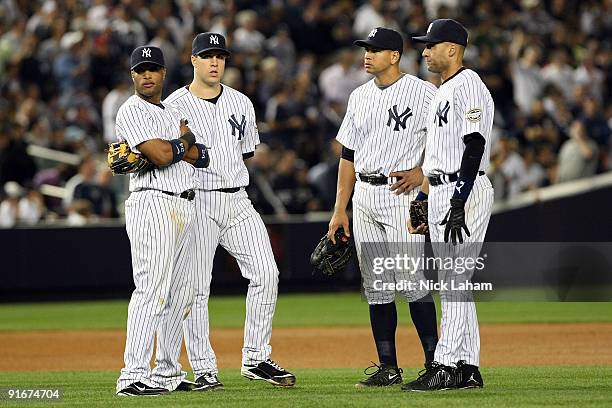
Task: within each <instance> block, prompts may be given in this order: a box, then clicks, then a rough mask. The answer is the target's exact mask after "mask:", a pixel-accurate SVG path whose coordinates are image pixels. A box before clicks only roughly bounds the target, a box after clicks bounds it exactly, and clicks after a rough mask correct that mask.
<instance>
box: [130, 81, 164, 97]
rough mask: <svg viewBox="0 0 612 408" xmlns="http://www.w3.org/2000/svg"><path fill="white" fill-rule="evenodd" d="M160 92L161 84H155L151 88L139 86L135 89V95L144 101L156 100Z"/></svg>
mask: <svg viewBox="0 0 612 408" xmlns="http://www.w3.org/2000/svg"><path fill="white" fill-rule="evenodd" d="M161 92H162V84H161V83H160V84H157V83H156V84H155V86H153V87H151V88H145V87H144V86H139V87H137V88H136V93H137V94H138V95H140V96H141V97H142V98H144V99H147V100H148V99H156V97H157V96H160V97H161Z"/></svg>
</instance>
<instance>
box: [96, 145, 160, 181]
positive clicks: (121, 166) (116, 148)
mask: <svg viewBox="0 0 612 408" xmlns="http://www.w3.org/2000/svg"><path fill="white" fill-rule="evenodd" d="M106 154H107V156H106V159H107V162H108V167H109V168H110V169H111V170H112V172H113V174H129V173H139V172H142V171H148V170H151V169H153V168H155V165H154V164H153V163H151V162H150V161H149V159H147V158H146V157H145V156H144V155H142V154H138V153H134V152H133V151H132V150H131V149H130V146H129V145H128V144H127V143H126V142H115V143H110V144H109V145H108V146H107V147H106Z"/></svg>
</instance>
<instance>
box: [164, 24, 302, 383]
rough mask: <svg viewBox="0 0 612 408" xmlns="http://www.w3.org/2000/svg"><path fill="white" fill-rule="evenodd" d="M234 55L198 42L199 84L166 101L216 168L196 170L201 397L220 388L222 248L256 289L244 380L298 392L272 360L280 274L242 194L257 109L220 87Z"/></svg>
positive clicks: (189, 339)
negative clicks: (212, 300) (214, 291)
mask: <svg viewBox="0 0 612 408" xmlns="http://www.w3.org/2000/svg"><path fill="white" fill-rule="evenodd" d="M229 55H230V52H229V51H228V49H227V48H226V46H225V37H223V36H222V35H221V34H217V33H209V32H207V33H200V34H198V35H197V36H196V37H195V38H194V40H193V44H192V56H191V63H192V65H193V73H194V75H193V81H192V82H191V84H189V85H188V86H185V87H183V88H180V89H178V90H176V91H175V92H173V93H172V94H171V95H170V96H168V98H166V100H165V102H167V103H171V104H173V105H175V106H178V107H180V108H181V109H182V111H183V112H185V114H186V115H187V119H188V120H189V124H190V125H191V126H192V127H193V129H194V131H195V132H196V135H197V140H198V142H201V143H204V144H205V145H206V146H209V147H210V166H209V167H208V168H206V169H199V170H198V178H199V180H200V181H201V184H202V186H201V189H200V190H198V194H197V197H196V214H197V215H198V216H197V222H196V225H195V231H196V232H195V244H196V266H195V268H196V285H195V287H196V298H195V302H194V305H193V308H192V311H191V314H190V316H189V318H188V319H187V320H186V321H185V325H184V331H185V343H186V346H187V354H188V356H189V361H190V363H191V366H192V368H193V372H194V376H195V380H196V383H198V387H197V388H196V390H202V391H204V390H210V389H217V388H221V387H222V384H221V382H220V381H219V378H218V369H217V361H216V357H215V353H214V351H213V349H212V346H211V344H210V341H209V325H208V321H209V319H208V297H209V294H210V282H211V278H212V267H213V258H214V255H215V251H216V249H217V246H218V245H221V246H222V247H223V248H225V249H226V250H227V251H228V252H229V253H230V254H231V255H232V256H233V257H234V258H236V260H237V261H238V265H239V267H240V271H241V273H242V276H244V277H245V278H246V279H249V281H250V283H249V287H248V292H247V297H246V309H247V310H246V321H245V328H244V347H243V349H242V369H241V374H242V375H243V376H244V377H246V378H249V379H251V380H264V381H267V382H269V383H271V384H274V385H279V386H292V385H294V384H295V376H294V375H293V374H291V373H290V372H288V371H287V370H285V369H283V368H282V367H280V366H279V365H278V364H276V363H275V362H274V361H273V360H271V359H270V354H271V351H272V348H271V347H270V337H271V335H272V318H273V316H274V309H275V307H276V298H277V293H278V274H279V271H278V268H277V266H276V261H275V260H274V254H273V253H272V247H271V245H270V239H269V237H268V233H267V231H266V227H265V225H264V223H263V221H262V219H261V217H260V215H259V214H258V213H257V212H256V211H255V209H254V208H253V205H252V204H251V201H250V200H249V198H248V196H247V193H246V192H245V189H244V187H245V186H247V185H248V184H249V173H248V171H247V168H246V166H245V164H244V160H246V159H248V158H250V157H253V155H254V152H255V146H257V145H258V144H259V134H258V132H257V126H256V121H255V110H254V108H253V104H252V103H251V101H250V100H249V99H248V98H247V96H245V95H244V94H242V93H240V92H238V91H236V90H235V89H232V88H230V87H229V86H227V85H222V84H221V79H222V78H223V73H224V71H225V60H226V58H227V57H228V56H229Z"/></svg>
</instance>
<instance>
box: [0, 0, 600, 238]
mask: <svg viewBox="0 0 612 408" xmlns="http://www.w3.org/2000/svg"><path fill="white" fill-rule="evenodd" d="M502 16H503V17H502ZM442 17H452V18H456V19H458V20H460V21H461V22H462V23H463V24H465V25H466V26H467V28H468V29H469V32H470V44H471V46H469V47H468V49H467V56H466V65H467V66H468V67H470V68H473V69H475V70H476V71H477V72H478V73H479V74H480V75H481V76H482V78H483V80H484V82H485V83H486V84H487V86H488V88H489V89H490V90H491V93H492V95H493V99H494V100H495V106H496V116H495V129H494V137H495V140H494V146H493V149H492V152H493V157H492V161H491V168H490V170H489V175H490V177H491V178H492V180H493V182H494V185H495V194H496V199H497V200H498V201H503V200H507V199H510V198H512V197H513V196H515V195H517V194H519V193H521V192H523V191H525V190H530V189H536V188H539V187H543V186H548V185H552V184H557V183H563V182H566V181H570V180H575V179H578V178H583V177H589V176H592V175H595V174H598V173H603V172H606V171H609V170H610V169H611V168H612V162H611V161H610V142H609V139H610V126H611V124H612V106H611V105H610V89H611V87H610V68H611V64H610V62H611V60H612V58H611V53H612V50H611V49H610V42H609V39H610V37H611V35H612V1H610V0H606V1H604V0H601V1H588V0H587V1H578V0H549V1H539V0H513V1H501V0H491V1H486V2H479V1H470V0H431V1H382V0H370V1H355V2H353V1H324V0H284V1H280V0H275V1H217V0H174V1H173V0H154V1H142V0H124V1H110V0H91V1H78V0H68V1H60V0H47V1H23V0H22V1H19V0H3V1H1V2H0V123H1V128H0V186H1V187H3V188H2V204H0V225H1V226H2V227H12V226H15V225H20V224H26V225H32V224H37V223H54V222H57V221H58V220H59V221H62V220H63V222H67V223H68V224H69V225H83V224H86V223H88V222H92V221H94V222H95V221H99V220H100V219H107V218H117V217H120V216H121V213H122V205H121V204H122V201H123V199H124V198H125V195H126V191H127V189H126V180H125V179H126V178H124V177H115V178H113V177H111V175H110V174H109V172H108V170H107V169H106V166H105V161H104V146H105V144H106V143H107V142H111V141H115V134H114V120H115V115H116V112H117V109H118V108H119V106H120V105H121V103H122V102H123V101H124V100H125V99H127V98H128V97H129V96H130V95H131V94H132V93H133V88H132V84H131V79H130V77H129V67H128V59H129V55H130V52H131V50H132V49H133V48H135V47H137V46H140V45H143V44H152V45H156V46H159V47H161V48H162V49H163V51H164V54H165V56H166V61H167V64H168V71H169V72H168V80H167V81H166V86H165V91H164V96H166V95H168V94H170V93H171V92H172V91H174V90H175V89H176V88H178V87H180V86H183V85H186V84H188V83H189V82H190V81H191V79H192V67H191V64H190V59H189V57H190V54H191V41H192V39H193V37H194V35H195V34H197V33H199V32H203V31H214V32H219V33H222V34H223V35H225V36H226V37H227V39H228V41H229V44H230V47H231V49H232V53H233V54H232V57H231V59H230V60H229V61H228V65H227V70H226V74H225V79H224V83H226V84H227V85H229V86H232V87H234V88H236V89H238V90H240V91H242V92H244V93H245V94H247V95H248V96H249V97H250V99H251V100H252V101H253V103H254V105H255V109H256V113H257V118H258V121H259V130H260V134H261V141H262V145H261V146H260V147H259V148H258V149H257V155H256V156H255V159H253V160H250V161H247V163H248V165H249V169H250V171H251V175H252V179H251V186H250V188H249V190H250V191H249V193H250V194H249V195H250V197H251V199H252V200H253V202H254V205H255V207H256V208H257V209H258V210H259V211H260V212H261V213H263V214H280V215H282V214H304V213H311V212H316V211H329V210H330V209H331V208H332V206H333V202H334V198H335V184H336V175H337V162H338V156H339V150H340V147H339V146H338V144H337V143H336V142H335V141H334V138H335V135H336V131H337V130H338V127H339V125H340V123H341V121H342V118H343V115H344V111H345V109H346V104H347V100H348V96H349V94H350V92H351V91H352V90H353V89H355V88H356V87H357V86H359V85H361V84H362V83H364V82H366V81H367V80H369V79H370V78H369V76H368V75H367V74H365V72H364V70H363V69H362V64H361V61H362V57H363V55H362V54H363V53H362V51H361V49H359V48H357V47H354V46H352V41H353V40H355V39H358V38H365V37H366V36H367V34H368V33H369V32H370V30H372V28H374V27H376V26H385V27H391V28H394V29H396V30H398V31H400V32H402V33H403V35H404V38H405V40H406V41H405V44H406V47H405V52H404V54H403V57H402V61H401V63H402V64H401V65H402V70H403V71H404V72H407V73H410V74H413V75H418V76H420V77H421V78H424V79H428V80H430V81H432V82H434V83H436V78H434V77H433V76H430V75H429V74H428V72H427V70H426V68H424V64H423V63H422V59H421V57H420V52H421V51H422V48H421V47H418V46H417V45H416V44H412V43H411V41H410V36H411V35H415V34H419V33H423V32H425V31H426V29H427V26H428V24H429V22H430V21H431V20H432V19H434V18H442Z"/></svg>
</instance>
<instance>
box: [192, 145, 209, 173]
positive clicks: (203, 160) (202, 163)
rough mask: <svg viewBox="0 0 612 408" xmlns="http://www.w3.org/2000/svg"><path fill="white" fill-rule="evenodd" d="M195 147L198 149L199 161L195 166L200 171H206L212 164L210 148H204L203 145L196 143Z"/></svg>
mask: <svg viewBox="0 0 612 408" xmlns="http://www.w3.org/2000/svg"><path fill="white" fill-rule="evenodd" d="M195 147H196V149H198V159H197V160H196V161H195V163H193V166H194V167H197V168H199V169H205V168H206V167H208V165H209V164H210V156H209V155H208V147H206V146H204V145H203V144H202V143H196V144H195Z"/></svg>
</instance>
